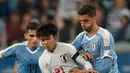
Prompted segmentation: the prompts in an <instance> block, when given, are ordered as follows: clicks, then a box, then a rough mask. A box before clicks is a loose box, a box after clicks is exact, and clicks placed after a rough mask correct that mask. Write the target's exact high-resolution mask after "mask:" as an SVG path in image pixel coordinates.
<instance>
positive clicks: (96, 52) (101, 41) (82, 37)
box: [72, 3, 119, 73]
mask: <svg viewBox="0 0 130 73" xmlns="http://www.w3.org/2000/svg"><path fill="white" fill-rule="evenodd" d="M78 14H79V19H80V23H81V27H82V28H83V30H84V31H83V32H81V33H80V34H79V35H78V36H77V37H76V38H75V40H74V41H73V42H72V44H73V45H74V46H75V47H76V49H77V50H78V51H79V52H80V53H81V54H82V53H83V52H86V53H84V54H83V55H84V57H86V56H87V59H91V58H92V56H94V61H93V68H94V70H96V71H99V73H119V70H118V65H117V55H116V52H115V43H114V39H113V36H112V35H111V33H110V32H109V31H108V30H106V29H104V28H102V27H99V26H98V24H97V23H96V8H95V7H94V5H93V4H91V3H88V4H86V5H83V7H81V9H80V10H79V11H78ZM86 54H87V55H86ZM88 54H90V55H88ZM91 54H92V55H91Z"/></svg>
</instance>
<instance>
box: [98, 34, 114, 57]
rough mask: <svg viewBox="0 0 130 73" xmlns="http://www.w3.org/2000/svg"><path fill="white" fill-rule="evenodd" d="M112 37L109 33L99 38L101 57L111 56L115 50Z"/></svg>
mask: <svg viewBox="0 0 130 73" xmlns="http://www.w3.org/2000/svg"><path fill="white" fill-rule="evenodd" d="M114 44H115V43H114V39H113V37H112V36H111V35H110V34H106V36H103V38H102V39H101V40H100V49H101V53H102V57H101V58H102V59H103V58H105V57H108V58H113V53H114V51H115V45H114Z"/></svg>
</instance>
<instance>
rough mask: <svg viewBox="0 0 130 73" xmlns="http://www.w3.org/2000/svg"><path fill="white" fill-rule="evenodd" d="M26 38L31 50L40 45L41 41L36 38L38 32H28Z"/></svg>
mask: <svg viewBox="0 0 130 73" xmlns="http://www.w3.org/2000/svg"><path fill="white" fill-rule="evenodd" d="M24 36H25V39H26V40H27V41H28V46H29V48H36V47H37V46H38V45H39V39H38V37H37V36H36V30H28V31H27V32H26V33H25V34H24Z"/></svg>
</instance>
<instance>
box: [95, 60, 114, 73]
mask: <svg viewBox="0 0 130 73" xmlns="http://www.w3.org/2000/svg"><path fill="white" fill-rule="evenodd" d="M111 67H112V58H103V59H102V63H100V64H99V65H98V66H96V67H95V68H94V69H95V70H97V71H99V72H100V73H108V72H109V71H110V69H111Z"/></svg>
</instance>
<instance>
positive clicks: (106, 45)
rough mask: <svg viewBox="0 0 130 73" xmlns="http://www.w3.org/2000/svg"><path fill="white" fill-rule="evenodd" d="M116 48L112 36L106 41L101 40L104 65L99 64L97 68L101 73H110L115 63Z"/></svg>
mask: <svg viewBox="0 0 130 73" xmlns="http://www.w3.org/2000/svg"><path fill="white" fill-rule="evenodd" d="M114 48H115V46H114V39H113V37H112V36H110V37H109V38H106V39H105V40H100V50H101V54H102V58H101V61H102V63H99V65H98V66H96V67H95V69H96V70H98V71H99V72H101V73H107V72H109V71H110V69H111V67H112V63H113V55H114V50H115V49H114ZM112 50H113V51H112Z"/></svg>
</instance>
